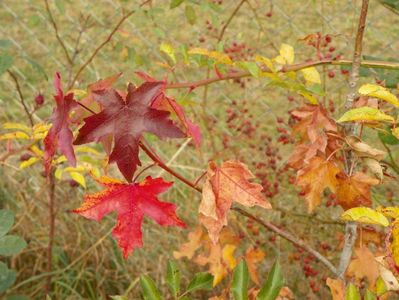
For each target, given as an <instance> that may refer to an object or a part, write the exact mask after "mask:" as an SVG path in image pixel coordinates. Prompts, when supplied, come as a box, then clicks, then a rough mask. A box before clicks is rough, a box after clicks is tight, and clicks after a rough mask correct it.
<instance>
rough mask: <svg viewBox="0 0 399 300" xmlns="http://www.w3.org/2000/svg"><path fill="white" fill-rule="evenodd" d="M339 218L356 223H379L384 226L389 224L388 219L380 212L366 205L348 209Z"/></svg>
mask: <svg viewBox="0 0 399 300" xmlns="http://www.w3.org/2000/svg"><path fill="white" fill-rule="evenodd" d="M341 219H342V220H346V221H355V222H358V223H366V224H374V225H381V226H384V227H387V226H388V225H389V221H388V219H387V218H386V217H385V216H384V215H383V214H382V213H380V212H378V211H375V210H374V209H371V208H368V207H354V208H351V209H348V210H347V211H345V212H344V213H343V214H342V215H341Z"/></svg>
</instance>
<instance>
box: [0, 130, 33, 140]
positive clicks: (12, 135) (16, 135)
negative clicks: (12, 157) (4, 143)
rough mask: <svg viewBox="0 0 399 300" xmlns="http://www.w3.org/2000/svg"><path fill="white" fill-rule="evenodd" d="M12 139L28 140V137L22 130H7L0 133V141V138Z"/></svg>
mask: <svg viewBox="0 0 399 300" xmlns="http://www.w3.org/2000/svg"><path fill="white" fill-rule="evenodd" d="M13 139H24V140H28V139H29V135H27V134H26V133H25V132H23V131H16V132H9V133H5V134H3V135H0V141H1V140H13Z"/></svg>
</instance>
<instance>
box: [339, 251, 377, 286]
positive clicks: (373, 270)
mask: <svg viewBox="0 0 399 300" xmlns="http://www.w3.org/2000/svg"><path fill="white" fill-rule="evenodd" d="M355 253H356V258H354V259H352V261H351V262H350V264H349V266H348V269H347V270H346V275H347V276H349V277H355V278H356V280H357V282H359V283H360V282H361V280H363V278H367V280H368V284H369V286H374V284H375V282H376V280H377V278H378V276H379V275H380V272H379V270H378V262H377V261H376V260H375V258H374V255H373V253H372V252H371V251H370V250H369V249H368V248H367V247H361V248H357V249H355Z"/></svg>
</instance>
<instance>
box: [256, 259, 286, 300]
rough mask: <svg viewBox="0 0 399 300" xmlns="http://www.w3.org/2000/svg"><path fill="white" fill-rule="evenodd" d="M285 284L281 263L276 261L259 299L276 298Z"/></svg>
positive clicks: (268, 299)
mask: <svg viewBox="0 0 399 300" xmlns="http://www.w3.org/2000/svg"><path fill="white" fill-rule="evenodd" d="M283 286H284V277H283V273H282V270H281V266H280V263H279V262H278V261H276V262H275V263H274V264H273V266H272V268H271V270H270V272H269V275H268V276H267V279H266V282H265V284H264V285H263V287H262V289H261V290H260V292H259V294H258V296H257V297H256V299H257V300H274V299H276V298H277V296H278V294H279V293H280V290H281V288H282V287H283Z"/></svg>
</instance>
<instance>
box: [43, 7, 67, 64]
mask: <svg viewBox="0 0 399 300" xmlns="http://www.w3.org/2000/svg"><path fill="white" fill-rule="evenodd" d="M44 4H45V5H46V11H47V14H48V16H49V18H50V23H51V24H52V25H53V28H54V32H55V36H56V38H57V40H58V42H59V43H60V45H61V48H62V49H63V50H64V53H65V57H66V59H67V61H68V63H69V64H70V65H72V59H71V57H70V56H69V53H68V50H67V48H66V46H65V44H64V42H63V40H62V39H61V37H60V34H59V33H58V26H57V23H56V22H55V20H54V17H53V14H52V13H51V10H50V6H49V4H48V0H44Z"/></svg>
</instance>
